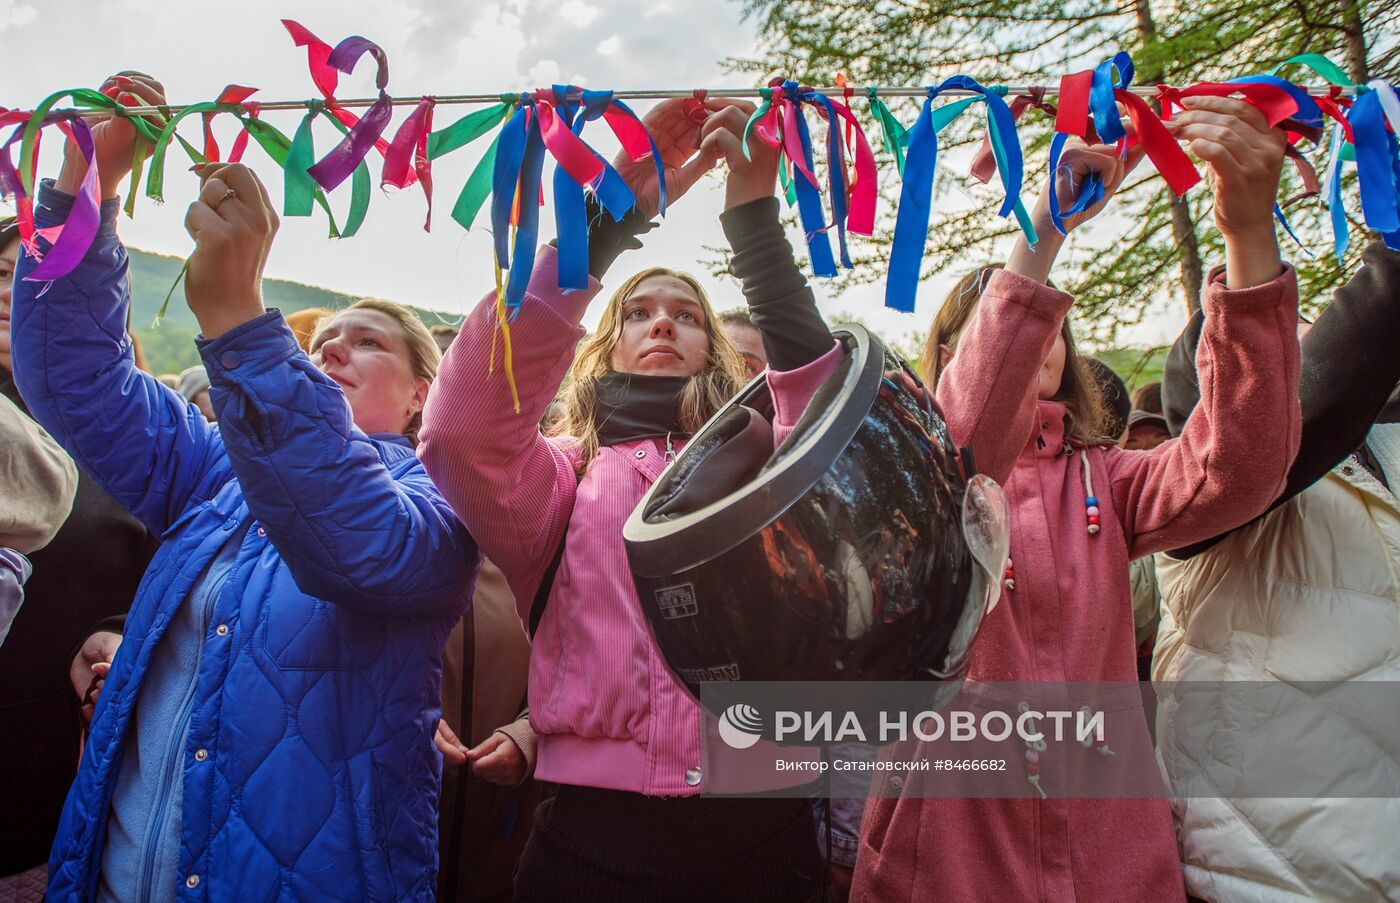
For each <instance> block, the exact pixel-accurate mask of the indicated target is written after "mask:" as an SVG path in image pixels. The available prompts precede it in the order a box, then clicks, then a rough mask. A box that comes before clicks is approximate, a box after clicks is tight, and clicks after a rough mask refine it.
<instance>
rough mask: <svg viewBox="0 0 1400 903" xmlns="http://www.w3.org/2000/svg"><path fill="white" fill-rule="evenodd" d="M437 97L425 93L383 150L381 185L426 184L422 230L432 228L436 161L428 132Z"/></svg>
mask: <svg viewBox="0 0 1400 903" xmlns="http://www.w3.org/2000/svg"><path fill="white" fill-rule="evenodd" d="M436 104H437V100H436V98H432V97H424V98H423V99H422V100H420V101H418V106H416V107H414V108H413V112H412V113H410V114H409V115H408V118H407V119H405V120H404V121H403V124H401V125H400V126H399V130H398V131H397V132H395V133H394V140H393V141H391V142H389V149H388V150H387V151H385V152H384V173H383V176H382V177H381V178H380V182H379V184H380V187H383V186H385V185H392V186H394V187H395V188H407V187H408V186H410V185H412V184H413V183H414V181H415V179H416V180H417V181H418V182H419V183H421V184H422V186H423V196H424V198H425V199H426V200H427V203H428V215H427V219H425V220H424V221H423V231H424V232H431V231H432V228H433V162H432V160H430V159H428V136H429V135H431V134H432V131H433V107H434V106H435V105H436Z"/></svg>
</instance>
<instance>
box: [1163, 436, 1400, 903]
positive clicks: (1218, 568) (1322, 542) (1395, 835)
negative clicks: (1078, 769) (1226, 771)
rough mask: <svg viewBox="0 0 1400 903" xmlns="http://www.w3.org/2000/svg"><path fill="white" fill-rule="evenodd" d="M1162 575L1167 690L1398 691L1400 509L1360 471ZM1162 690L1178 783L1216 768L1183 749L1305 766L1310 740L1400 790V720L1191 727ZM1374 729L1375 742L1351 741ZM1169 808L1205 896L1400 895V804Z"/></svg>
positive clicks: (1353, 469)
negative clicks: (1328, 687) (1236, 684)
mask: <svg viewBox="0 0 1400 903" xmlns="http://www.w3.org/2000/svg"><path fill="white" fill-rule="evenodd" d="M1157 577H1158V581H1159V583H1160V585H1161V591H1162V600H1163V605H1162V609H1163V610H1162V625H1161V628H1160V632H1159V634H1158V638H1157V648H1156V655H1155V657H1154V661H1153V669H1152V677H1153V680H1154V681H1162V682H1170V681H1183V680H1189V681H1236V680H1237V681H1284V682H1287V683H1290V684H1294V683H1296V682H1300V681H1359V680H1367V681H1400V504H1398V503H1397V501H1396V497H1395V496H1394V495H1393V494H1392V493H1390V492H1389V491H1387V489H1386V487H1385V485H1384V484H1382V483H1381V482H1380V481H1378V480H1376V479H1375V478H1374V477H1372V476H1371V474H1369V473H1368V472H1367V471H1366V470H1365V469H1364V468H1362V467H1360V466H1358V465H1357V463H1356V462H1355V461H1354V460H1349V461H1348V462H1347V463H1345V464H1343V465H1341V466H1339V467H1337V468H1335V469H1334V470H1333V471H1332V472H1331V473H1329V474H1328V475H1327V476H1326V477H1324V478H1323V479H1322V480H1320V481H1319V482H1318V483H1316V484H1315V485H1313V486H1312V487H1310V488H1309V489H1308V490H1307V491H1305V492H1303V493H1301V494H1300V495H1298V496H1297V497H1296V498H1294V499H1292V500H1291V501H1289V502H1288V503H1286V504H1284V505H1282V506H1280V507H1279V508H1278V509H1277V510H1275V511H1273V512H1272V513H1270V514H1269V515H1268V516H1267V517H1265V518H1263V519H1261V520H1259V521H1257V522H1255V523H1253V524H1249V525H1247V526H1245V527H1242V528H1240V529H1238V530H1236V531H1235V532H1234V533H1232V534H1231V535H1230V536H1229V537H1227V538H1226V539H1225V540H1223V541H1222V542H1220V543H1219V544H1218V545H1216V546H1214V547H1213V548H1211V549H1209V550H1208V551H1206V552H1203V553H1201V554H1200V555H1197V556H1196V557H1195V558H1192V559H1191V560H1189V561H1184V562H1183V561H1176V560H1174V559H1171V558H1169V557H1167V556H1165V555H1159V556H1157ZM1158 693H1159V709H1158V713H1157V715H1158V717H1157V725H1158V757H1159V760H1160V762H1161V764H1162V766H1163V771H1164V773H1166V774H1167V775H1169V776H1170V775H1178V776H1181V775H1188V774H1189V775H1193V776H1194V775H1199V774H1201V773H1202V771H1203V770H1204V769H1203V767H1202V761H1203V760H1202V759H1193V758H1192V756H1191V755H1189V754H1187V753H1184V752H1183V751H1182V747H1183V745H1184V743H1183V741H1185V739H1186V737H1185V735H1186V734H1187V733H1191V734H1193V735H1194V736H1193V737H1192V739H1191V741H1190V743H1189V744H1186V745H1190V746H1191V747H1192V748H1193V749H1197V750H1200V749H1205V750H1209V751H1210V752H1209V754H1208V755H1207V756H1206V757H1205V759H1204V761H1206V762H1208V764H1209V766H1210V767H1212V768H1220V767H1230V766H1234V767H1238V768H1248V767H1249V762H1250V759H1251V758H1252V757H1254V756H1258V755H1260V754H1261V753H1262V752H1263V751H1267V754H1271V755H1276V754H1277V753H1278V752H1279V750H1287V755H1290V756H1292V755H1298V756H1301V755H1304V754H1305V750H1303V749H1301V747H1300V746H1299V744H1300V743H1301V744H1306V743H1315V744H1327V745H1328V747H1329V749H1328V750H1327V753H1326V754H1327V755H1330V756H1331V757H1332V759H1331V760H1329V761H1335V766H1336V767H1337V768H1341V769H1364V770H1367V771H1368V773H1370V774H1375V775H1378V776H1379V777H1380V779H1382V780H1384V781H1386V782H1388V783H1390V785H1391V786H1395V787H1400V717H1396V714H1397V713H1396V712H1395V710H1394V709H1392V711H1391V712H1390V714H1389V716H1388V717H1387V716H1386V714H1385V713H1384V712H1381V713H1369V715H1367V716H1358V717H1355V718H1347V717H1329V718H1327V719H1325V720H1324V721H1323V722H1322V723H1313V724H1311V725H1309V726H1308V727H1307V728H1304V727H1303V724H1302V723H1300V720H1299V719H1290V718H1278V719H1261V720H1259V721H1257V722H1254V723H1250V724H1248V725H1247V726H1246V725H1245V724H1244V723H1243V721H1244V720H1245V719H1239V718H1234V719H1232V718H1231V717H1229V716H1228V715H1227V716H1224V717H1221V718H1220V719H1219V720H1215V719H1210V723H1209V724H1204V725H1203V724H1202V723H1201V722H1200V720H1199V719H1190V720H1191V721H1192V722H1193V723H1190V724H1188V723H1186V722H1187V721H1188V719H1186V718H1182V719H1181V720H1180V722H1177V721H1174V719H1173V716H1174V713H1175V712H1176V710H1177V705H1178V704H1177V702H1176V701H1175V700H1174V698H1173V695H1172V693H1171V691H1170V687H1169V686H1165V685H1164V686H1159V689H1158ZM1390 698H1391V699H1392V702H1393V698H1394V697H1393V696H1391V697H1390ZM1377 715H1378V716H1379V717H1373V716H1377ZM1377 720H1378V721H1380V723H1381V727H1380V729H1379V730H1378V729H1377V728H1376V724H1375V722H1376V721H1377ZM1367 722H1370V723H1367ZM1363 731H1364V733H1365V734H1367V735H1369V736H1370V738H1371V741H1372V742H1369V743H1360V742H1338V741H1339V738H1348V737H1349V738H1350V739H1352V740H1359V739H1360V737H1359V736H1358V733H1357V732H1363ZM1201 732H1204V739H1203V735H1202V733H1201ZM1300 735H1302V736H1300ZM1252 751H1253V752H1252ZM1351 759H1354V761H1352V760H1351ZM1256 761H1257V760H1256ZM1168 780H1169V784H1168V786H1169V787H1170V786H1171V785H1170V780H1171V779H1170V777H1169V778H1168ZM1180 782H1181V779H1180V778H1178V783H1179V784H1180ZM1397 796H1400V794H1397ZM1172 809H1173V814H1174V816H1175V818H1176V823H1177V831H1178V837H1179V839H1180V844H1181V854H1182V860H1183V867H1184V869H1185V874H1186V886H1187V889H1188V890H1189V891H1190V893H1191V894H1193V895H1194V896H1197V897H1201V898H1202V899H1205V900H1211V901H1218V903H1223V901H1251V903H1252V901H1295V900H1297V901H1301V900H1329V901H1347V903H1352V901H1363V900H1400V798H1396V797H1395V796H1392V797H1391V798H1389V799H1277V798H1269V799H1260V798H1254V799H1210V798H1199V797H1196V798H1178V799H1175V800H1173V803H1172Z"/></svg>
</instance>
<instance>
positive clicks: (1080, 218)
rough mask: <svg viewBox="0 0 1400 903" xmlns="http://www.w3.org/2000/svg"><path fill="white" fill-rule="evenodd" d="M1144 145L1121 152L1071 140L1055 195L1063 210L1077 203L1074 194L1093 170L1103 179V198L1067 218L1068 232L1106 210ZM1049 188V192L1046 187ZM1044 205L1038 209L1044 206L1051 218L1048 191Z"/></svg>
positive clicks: (1057, 173)
mask: <svg viewBox="0 0 1400 903" xmlns="http://www.w3.org/2000/svg"><path fill="white" fill-rule="evenodd" d="M1143 153H1144V152H1143V148H1142V146H1141V145H1134V146H1131V147H1129V148H1128V149H1127V151H1126V153H1125V154H1123V155H1121V156H1120V155H1119V153H1118V148H1117V147H1116V146H1115V145H1112V144H1093V145H1086V144H1085V143H1084V142H1082V141H1080V140H1079V139H1077V138H1075V139H1071V141H1070V143H1069V145H1068V146H1067V147H1066V148H1065V152H1064V153H1063V154H1061V155H1060V165H1059V166H1058V167H1057V168H1056V171H1055V185H1054V189H1055V195H1056V200H1058V201H1059V204H1060V209H1061V210H1068V209H1069V208H1070V206H1071V205H1073V204H1074V198H1075V195H1076V194H1078V192H1079V187H1080V186H1081V185H1083V184H1084V182H1085V180H1087V179H1088V178H1089V176H1090V174H1091V173H1093V174H1097V175H1098V177H1099V179H1100V180H1102V182H1103V188H1104V191H1103V199H1102V200H1101V201H1099V202H1098V203H1097V204H1094V205H1093V206H1092V207H1089V208H1088V209H1087V210H1084V211H1082V212H1080V213H1076V214H1074V215H1073V216H1067V217H1064V225H1065V230H1066V231H1073V230H1074V229H1075V228H1077V227H1079V226H1081V225H1083V224H1084V223H1086V222H1088V221H1089V220H1091V219H1093V218H1094V217H1096V216H1098V215H1099V214H1100V213H1102V212H1103V210H1104V208H1105V207H1107V206H1108V202H1109V201H1110V200H1112V199H1113V196H1114V195H1115V194H1117V192H1118V189H1119V188H1120V187H1122V185H1123V180H1124V179H1125V178H1127V175H1128V173H1130V172H1132V171H1133V168H1134V167H1136V166H1137V165H1138V163H1140V162H1141V161H1142V158H1143ZM1046 191H1047V192H1048V191H1049V188H1048V187H1047V189H1046ZM1042 201H1043V204H1039V205H1037V208H1036V209H1037V211H1038V212H1039V211H1040V210H1041V208H1042V206H1043V207H1044V210H1045V213H1046V216H1045V220H1046V222H1048V221H1049V217H1048V212H1049V204H1048V194H1047V195H1042Z"/></svg>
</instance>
